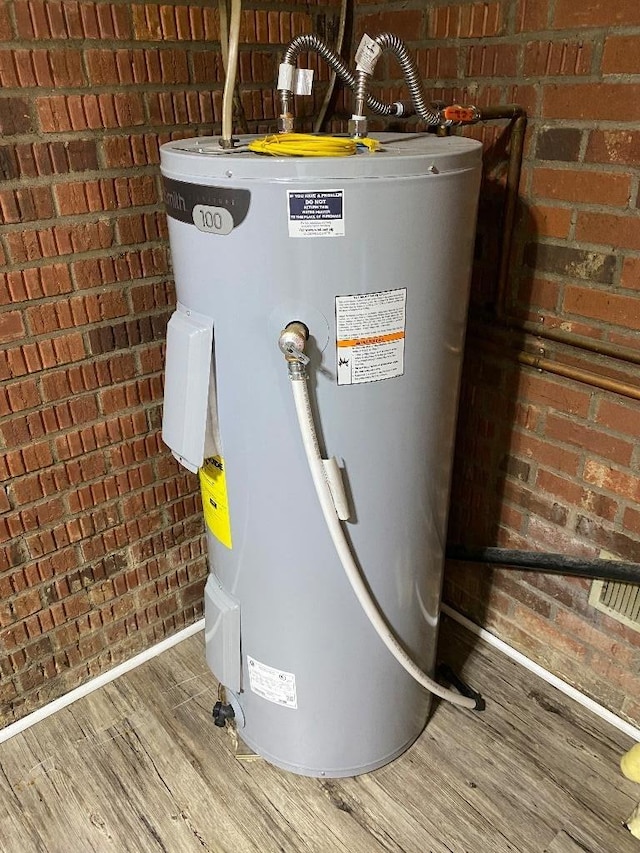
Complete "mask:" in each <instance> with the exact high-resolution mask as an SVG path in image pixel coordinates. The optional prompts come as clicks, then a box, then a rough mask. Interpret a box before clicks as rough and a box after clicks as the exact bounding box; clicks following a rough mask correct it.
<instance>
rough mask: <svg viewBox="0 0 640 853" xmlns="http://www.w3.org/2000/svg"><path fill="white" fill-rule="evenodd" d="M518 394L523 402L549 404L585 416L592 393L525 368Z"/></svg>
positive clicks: (521, 374)
mask: <svg viewBox="0 0 640 853" xmlns="http://www.w3.org/2000/svg"><path fill="white" fill-rule="evenodd" d="M518 395H519V398H520V400H521V402H526V401H528V402H531V403H534V404H537V405H543V406H549V407H550V408H552V409H557V410H559V411H562V412H568V413H570V414H575V415H579V416H581V417H585V416H586V415H587V412H588V410H589V405H590V402H591V394H590V393H589V392H588V391H583V390H579V389H578V388H576V387H575V386H574V385H572V384H570V383H569V382H567V381H565V380H558V381H556V380H553V379H549V378H547V377H545V376H541V375H539V374H538V373H536V372H534V371H531V370H528V369H523V370H522V371H521V372H520V373H519V375H518Z"/></svg>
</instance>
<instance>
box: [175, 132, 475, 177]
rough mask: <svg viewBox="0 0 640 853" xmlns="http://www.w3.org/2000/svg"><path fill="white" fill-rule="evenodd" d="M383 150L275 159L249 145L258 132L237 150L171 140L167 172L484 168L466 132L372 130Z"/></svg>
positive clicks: (323, 173) (210, 142) (213, 141)
mask: <svg viewBox="0 0 640 853" xmlns="http://www.w3.org/2000/svg"><path fill="white" fill-rule="evenodd" d="M372 136H373V137H374V138H375V139H378V140H379V141H380V143H381V149H380V150H379V151H376V152H373V153H372V152H370V151H368V150H367V149H366V148H364V147H363V148H362V150H361V151H359V152H358V153H357V154H354V155H351V156H348V157H272V156H270V155H265V154H255V153H253V152H252V151H249V150H248V149H247V148H246V145H247V143H248V142H250V141H251V140H252V139H255V138H256V137H254V136H242V137H240V145H239V146H238V148H237V149H235V150H234V151H225V150H224V149H222V148H221V147H220V144H219V139H218V137H215V136H207V137H199V138H197V139H182V140H178V141H176V142H168V143H166V144H165V145H163V146H162V147H161V149H160V157H161V169H162V173H163V174H164V175H165V176H166V177H169V178H176V179H178V180H184V179H185V178H186V179H187V180H188V179H189V178H192V179H194V180H195V181H198V180H204V181H206V180H207V179H212V178H213V179H218V178H225V177H226V178H230V177H234V178H237V179H240V180H242V179H249V180H251V179H253V180H260V179H263V180H269V181H273V180H278V179H281V180H285V181H286V180H296V179H300V180H305V181H307V180H310V179H311V180H313V179H318V180H322V179H326V178H329V179H331V178H344V179H349V178H385V177H394V178H397V177H403V176H405V177H409V176H412V175H424V174H427V173H429V172H432V173H434V174H442V173H444V172H454V171H455V172H457V171H460V170H463V169H475V168H478V166H479V164H480V160H481V156H482V145H481V144H480V142H478V141H477V140H475V139H467V138H465V137H462V136H444V137H440V136H436V135H435V134H433V133H379V134H372Z"/></svg>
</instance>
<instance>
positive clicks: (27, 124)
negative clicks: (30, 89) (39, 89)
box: [0, 97, 34, 136]
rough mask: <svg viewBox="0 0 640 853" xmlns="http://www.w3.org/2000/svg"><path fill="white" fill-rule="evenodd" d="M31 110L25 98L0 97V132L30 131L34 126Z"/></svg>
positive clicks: (9, 133)
mask: <svg viewBox="0 0 640 853" xmlns="http://www.w3.org/2000/svg"><path fill="white" fill-rule="evenodd" d="M31 111H32V107H31V104H30V102H29V101H28V100H27V99H26V98H19V97H0V134H2V135H3V136H10V135H11V134H14V133H30V132H31V131H32V130H33V128H34V124H33V121H32V118H31Z"/></svg>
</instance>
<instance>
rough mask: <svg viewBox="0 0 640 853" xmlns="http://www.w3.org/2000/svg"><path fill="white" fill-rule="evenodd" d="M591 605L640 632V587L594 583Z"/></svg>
mask: <svg viewBox="0 0 640 853" xmlns="http://www.w3.org/2000/svg"><path fill="white" fill-rule="evenodd" d="M589 604H591V605H592V606H593V607H595V608H596V609H597V610H601V611H602V612H603V613H606V614H608V615H609V616H611V617H613V619H617V620H618V621H619V622H622V623H623V624H625V625H628V626H629V628H633V629H634V630H636V631H640V586H636V585H635V584H630V583H620V582H619V581H594V582H593V584H592V585H591V594H590V595H589Z"/></svg>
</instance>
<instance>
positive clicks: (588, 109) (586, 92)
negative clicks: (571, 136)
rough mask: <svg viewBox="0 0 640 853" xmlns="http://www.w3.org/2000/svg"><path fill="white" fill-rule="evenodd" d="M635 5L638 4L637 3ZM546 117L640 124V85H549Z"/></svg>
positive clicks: (544, 107) (545, 92) (545, 97)
mask: <svg viewBox="0 0 640 853" xmlns="http://www.w3.org/2000/svg"><path fill="white" fill-rule="evenodd" d="M633 2H634V3H635V0H633ZM638 8H640V7H638ZM542 114H543V116H545V117H546V118H559V119H562V120H563V121H568V120H571V119H581V120H582V119H594V120H596V121H622V122H630V121H640V83H567V84H563V85H561V84H557V83H552V84H549V85H545V86H543V96H542Z"/></svg>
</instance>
